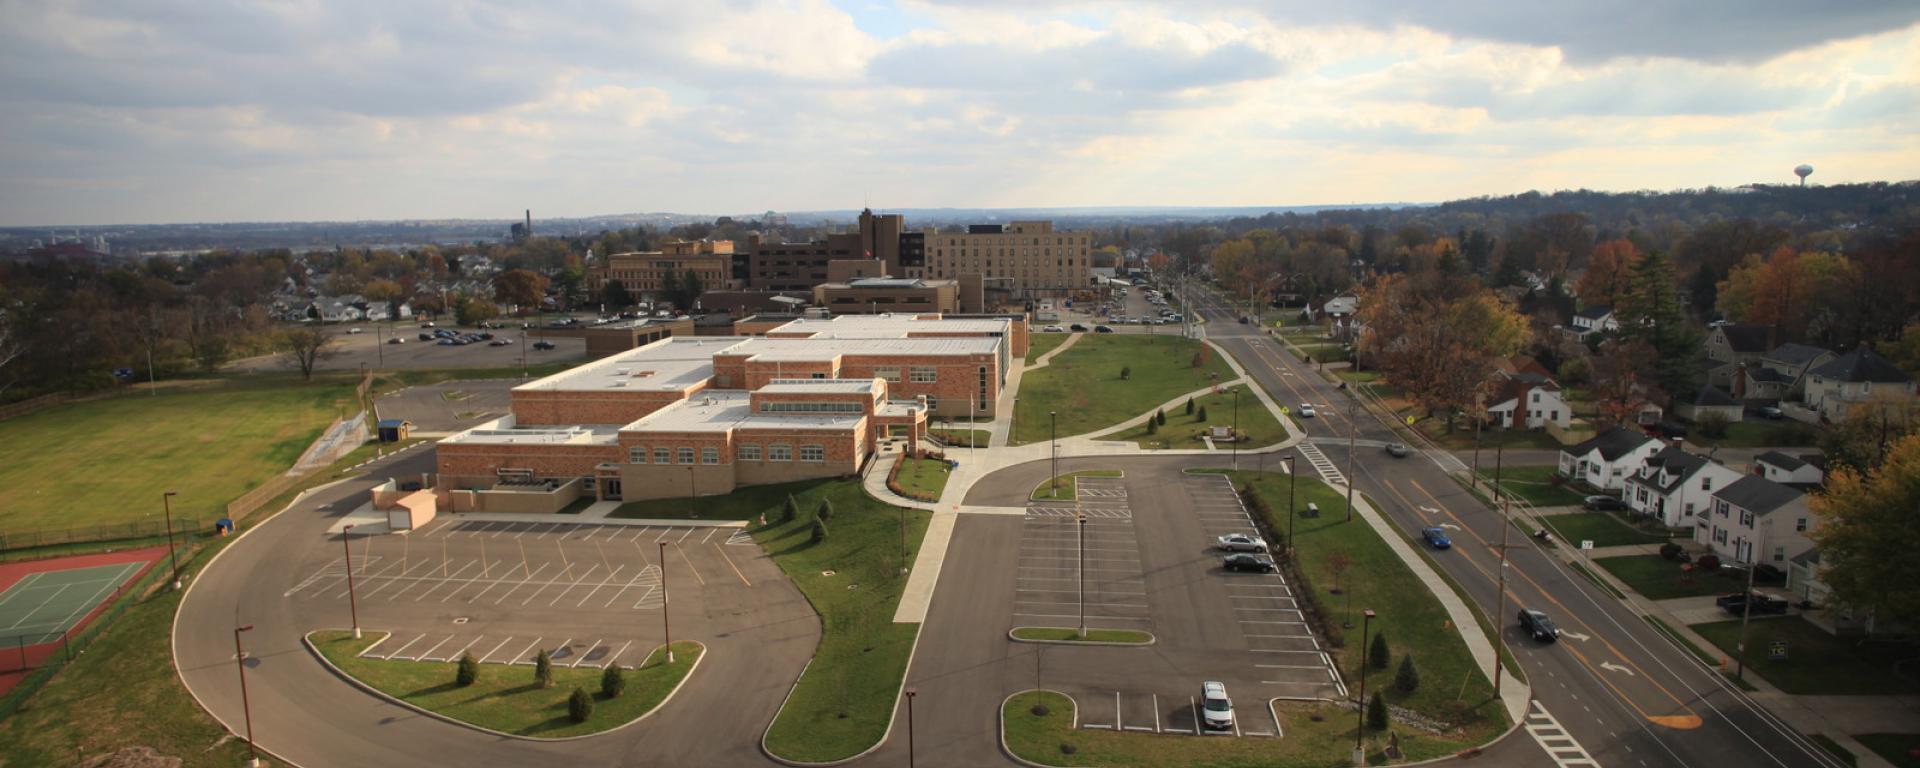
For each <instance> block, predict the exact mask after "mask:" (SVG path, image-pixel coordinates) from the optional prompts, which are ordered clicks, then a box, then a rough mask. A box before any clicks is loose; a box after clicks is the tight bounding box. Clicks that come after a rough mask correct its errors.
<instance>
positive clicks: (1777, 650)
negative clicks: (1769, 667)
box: [1767, 640, 1787, 661]
mask: <svg viewBox="0 0 1920 768" xmlns="http://www.w3.org/2000/svg"><path fill="white" fill-rule="evenodd" d="M1767 658H1768V659H1771V660H1773V661H1786V660H1787V641H1785V640H1775V641H1773V642H1771V643H1768V644H1767Z"/></svg>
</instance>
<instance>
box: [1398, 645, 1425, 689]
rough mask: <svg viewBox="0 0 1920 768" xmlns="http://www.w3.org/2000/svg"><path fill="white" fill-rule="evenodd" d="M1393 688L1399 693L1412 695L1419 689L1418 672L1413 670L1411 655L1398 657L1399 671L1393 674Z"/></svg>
mask: <svg viewBox="0 0 1920 768" xmlns="http://www.w3.org/2000/svg"><path fill="white" fill-rule="evenodd" d="M1393 687H1394V688H1397V689H1399V690H1400V692H1401V693H1413V691H1414V689H1416V688H1419V687H1420V671H1419V670H1417V669H1414V668H1413V654H1411V653H1409V654H1407V655H1405V656H1402V657H1400V669H1399V670H1398V671H1396V672H1394V673H1393Z"/></svg>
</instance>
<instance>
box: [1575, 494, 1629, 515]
mask: <svg viewBox="0 0 1920 768" xmlns="http://www.w3.org/2000/svg"><path fill="white" fill-rule="evenodd" d="M1581 506H1583V507H1586V508H1587V509H1591V510H1593V511H1595V512H1605V511H1608V510H1614V511H1619V510H1625V509H1630V507H1628V506H1627V503H1626V502H1625V501H1622V500H1620V499H1617V498H1614V497H1612V496H1599V495H1596V496H1588V497H1587V498H1586V499H1585V500H1584V501H1582V502H1581Z"/></svg>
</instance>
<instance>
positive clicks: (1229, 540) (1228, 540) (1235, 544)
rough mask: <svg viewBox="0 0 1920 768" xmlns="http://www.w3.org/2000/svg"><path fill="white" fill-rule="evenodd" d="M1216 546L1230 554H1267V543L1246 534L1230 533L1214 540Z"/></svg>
mask: <svg viewBox="0 0 1920 768" xmlns="http://www.w3.org/2000/svg"><path fill="white" fill-rule="evenodd" d="M1214 546H1215V547H1218V548H1220V549H1224V550H1226V551H1228V552H1265V551H1267V543H1266V542H1264V541H1261V540H1260V539H1258V538H1255V537H1253V536H1248V535H1247V534H1244V533H1229V534H1227V535H1225V536H1221V537H1220V538H1217V539H1214Z"/></svg>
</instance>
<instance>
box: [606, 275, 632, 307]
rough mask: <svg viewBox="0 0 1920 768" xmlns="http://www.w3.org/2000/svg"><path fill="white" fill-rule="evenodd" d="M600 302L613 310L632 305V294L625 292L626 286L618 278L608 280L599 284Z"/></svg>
mask: <svg viewBox="0 0 1920 768" xmlns="http://www.w3.org/2000/svg"><path fill="white" fill-rule="evenodd" d="M600 303H602V304H605V305H607V307H608V308H610V309H614V310H621V309H626V308H627V307H631V306H633V294H631V293H628V292H627V286H626V285H625V284H624V283H621V282H620V281H618V280H608V281H607V283H606V284H605V285H602V286H600Z"/></svg>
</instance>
